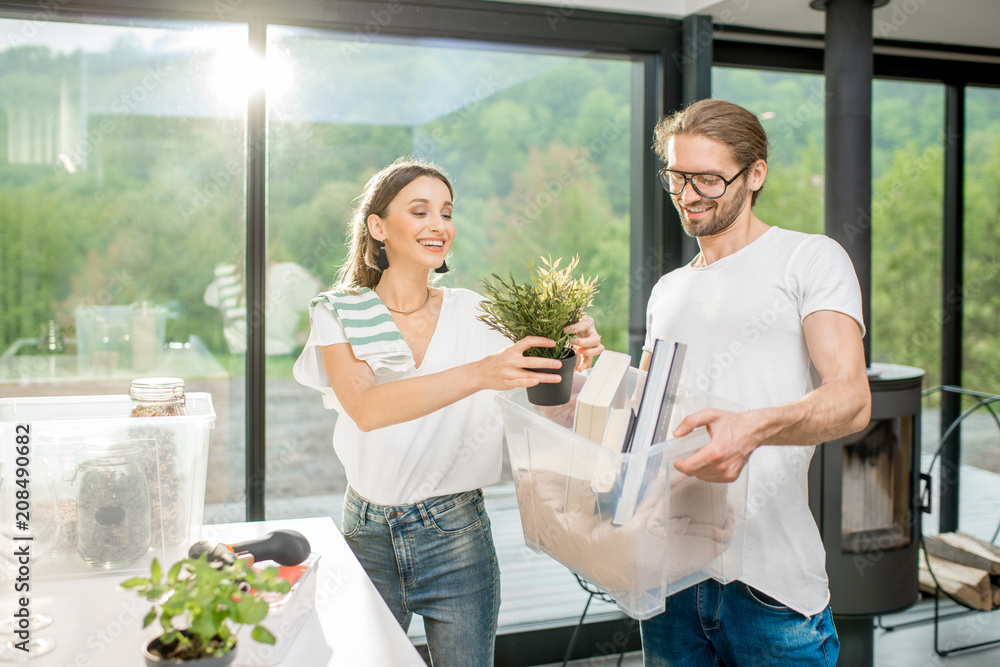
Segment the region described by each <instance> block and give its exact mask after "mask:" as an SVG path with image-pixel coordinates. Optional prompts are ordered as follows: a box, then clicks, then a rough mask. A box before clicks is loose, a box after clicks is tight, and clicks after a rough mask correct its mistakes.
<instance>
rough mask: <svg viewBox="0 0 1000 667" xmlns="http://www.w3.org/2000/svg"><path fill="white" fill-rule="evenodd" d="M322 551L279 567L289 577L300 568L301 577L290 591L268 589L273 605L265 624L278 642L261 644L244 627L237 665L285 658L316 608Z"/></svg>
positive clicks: (260, 666)
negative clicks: (293, 564) (289, 572)
mask: <svg viewBox="0 0 1000 667" xmlns="http://www.w3.org/2000/svg"><path fill="white" fill-rule="evenodd" d="M319 559H320V555H319V554H318V553H311V554H309V558H307V559H306V560H305V561H304V562H303V563H302V564H301V565H297V566H292V567H283V568H279V572H278V576H279V577H284V578H288V577H287V576H286V575H285V572H286V571H291V572H296V571H298V572H297V573H296V574H297V578H296V579H295V580H294V582H293V583H292V589H291V590H290V591H288V592H287V593H274V592H267V593H264V594H263V596H264V599H266V600H267V601H268V605H269V607H270V609H269V610H268V612H267V618H265V619H264V622H263V623H262V625H263V626H264V627H265V628H267V629H268V630H270V631H271V633H272V634H273V635H274V639H275V643H274V645H273V646H272V645H270V644H261V643H259V642H257V641H255V640H254V639H253V637H252V636H251V629H250V628H249V627H246V626H245V627H243V628H241V629H240V636H239V640H238V641H237V643H236V651H237V653H236V659H235V660H234V661H233V665H235V666H236V667H255V666H257V667H270V666H271V665H277V664H278V663H280V662H281V661H282V660H284V659H285V655H286V654H287V653H288V651H289V649H290V648H291V647H292V644H293V643H294V642H295V638H296V637H297V636H298V634H299V631H301V630H302V626H303V625H305V622H306V619H307V618H309V615H310V614H312V612H313V609H315V608H316V584H317V581H318V579H319V574H318V572H317V570H318V569H319ZM275 565H277V564H276V563H274V562H272V561H264V562H261V563H258V564H257V565H256V566H257V567H272V566H275Z"/></svg>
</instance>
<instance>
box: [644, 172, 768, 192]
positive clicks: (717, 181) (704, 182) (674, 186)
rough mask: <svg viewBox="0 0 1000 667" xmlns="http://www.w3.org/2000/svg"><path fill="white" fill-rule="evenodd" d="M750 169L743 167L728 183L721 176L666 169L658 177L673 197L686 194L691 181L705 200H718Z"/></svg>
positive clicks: (692, 185) (695, 189)
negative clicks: (685, 191)
mask: <svg viewBox="0 0 1000 667" xmlns="http://www.w3.org/2000/svg"><path fill="white" fill-rule="evenodd" d="M749 168H750V167H743V168H742V169H740V170H739V171H738V172H736V175H735V176H733V177H732V178H730V179H729V180H728V181H727V180H726V179H724V178H723V177H722V176H720V175H719V174H691V173H688V172H685V171H674V170H673V169H667V168H666V167H664V168H663V169H661V170H660V173H658V174H657V175H656V177H657V178H658V179H659V180H660V185H662V186H663V189H664V190H666V191H667V192H669V193H670V194H672V195H679V194H681V193H682V192H684V186H686V185H687V183H688V181H691V187H693V188H694V191H695V192H697V193H698V194H699V195H701V196H702V197H704V198H705V199H718V198H719V197H721V196H722V195H724V194H726V188H728V187H729V185H730V184H731V183H732V182H733V181H735V180H736V179H737V178H739V177H740V176H741V175H742V174H743V172H744V171H746V170H747V169H749Z"/></svg>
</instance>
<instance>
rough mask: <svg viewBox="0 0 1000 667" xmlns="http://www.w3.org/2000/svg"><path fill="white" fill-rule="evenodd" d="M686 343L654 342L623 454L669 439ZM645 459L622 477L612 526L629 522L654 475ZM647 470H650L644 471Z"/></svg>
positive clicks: (630, 464)
mask: <svg viewBox="0 0 1000 667" xmlns="http://www.w3.org/2000/svg"><path fill="white" fill-rule="evenodd" d="M686 352H687V345H686V344H685V343H677V342H675V343H670V342H667V341H664V340H657V341H656V342H655V343H654V344H653V355H652V357H651V358H650V361H649V370H648V371H647V372H646V384H645V387H644V388H643V391H642V397H641V398H640V400H639V410H638V412H637V413H636V417H635V426H634V428H633V430H632V434H631V437H630V438H629V439H628V441H627V442H625V443H624V445H623V448H622V451H623V452H628V453H633V454H641V453H643V452H644V451H646V450H647V449H649V448H650V447H652V446H653V445H654V444H656V443H658V442H663V441H665V440H668V439H669V438H670V426H671V420H672V418H673V416H674V414H673V413H674V405H675V403H676V400H677V387H678V385H679V383H680V378H681V372H682V370H683V368H684V355H685V353H686ZM648 463H649V460H648V458H647V457H643V456H639V457H636V458H635V459H633V461H631V462H630V463H629V464H628V465H627V466H626V467H625V471H624V473H623V479H622V483H621V496H620V497H619V498H618V502H617V504H616V506H615V511H614V515H613V517H612V519H611V523H612V524H614V525H617V526H620V525H623V524H625V523H627V522H628V520H629V519H631V518H632V515H633V514H634V513H635V508H636V506H637V505H638V504H639V499H640V495H641V491H642V488H643V487H644V486H645V485H646V482H647V481H648V478H649V476H650V475H651V474H653V473H655V472H656V471H655V470H653V469H652V466H648ZM647 467H650V470H647Z"/></svg>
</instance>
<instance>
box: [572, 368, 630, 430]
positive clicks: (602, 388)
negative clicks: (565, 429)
mask: <svg viewBox="0 0 1000 667" xmlns="http://www.w3.org/2000/svg"><path fill="white" fill-rule="evenodd" d="M631 363H632V357H630V356H629V355H627V354H623V353H621V352H612V351H610V350H605V351H604V352H602V353H601V356H599V357H598V358H597V363H595V364H594V369H593V370H592V371H590V377H588V378H587V382H586V383H585V384H584V385H583V389H581V390H580V394H579V395H578V396H577V398H576V414H575V417H574V424H573V430H574V431H576V432H577V433H579V434H580V435H582V436H583V437H585V438H588V439H590V440H593V441H594V442H601V441H602V440H603V439H604V430H605V428H607V424H608V419H609V418H610V417H611V411H612V410H613V409H615V408H621V407H624V405H625V399H626V398H627V397H626V385H627V383H628V369H629V367H630V366H631Z"/></svg>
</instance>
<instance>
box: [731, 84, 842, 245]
mask: <svg viewBox="0 0 1000 667" xmlns="http://www.w3.org/2000/svg"><path fill="white" fill-rule="evenodd" d="M712 94H713V96H714V97H718V98H721V99H725V100H729V101H730V102H733V103H734V104H739V105H740V106H742V107H745V108H747V109H749V110H750V111H753V112H754V113H755V114H757V116H758V117H759V118H760V120H761V124H762V125H763V126H764V130H765V131H766V132H767V138H768V143H769V155H768V161H767V162H768V173H767V182H766V183H765V184H764V189H763V191H762V192H761V194H760V198H759V199H758V200H757V204H756V205H755V206H754V212H755V213H756V214H757V216H758V217H759V218H760V219H761V220H763V221H764V222H766V223H767V224H769V225H775V226H777V227H782V228H784V229H794V230H796V231H800V232H808V233H813V234H820V233H822V232H823V171H824V169H823V137H824V132H823V121H824V118H825V114H826V107H825V100H826V96H825V93H824V89H823V77H822V76H820V75H817V74H793V73H788V72H765V71H762V70H754V69H737V68H732V67H715V68H713V69H712Z"/></svg>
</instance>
